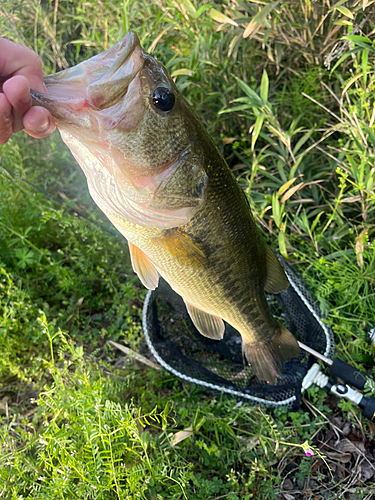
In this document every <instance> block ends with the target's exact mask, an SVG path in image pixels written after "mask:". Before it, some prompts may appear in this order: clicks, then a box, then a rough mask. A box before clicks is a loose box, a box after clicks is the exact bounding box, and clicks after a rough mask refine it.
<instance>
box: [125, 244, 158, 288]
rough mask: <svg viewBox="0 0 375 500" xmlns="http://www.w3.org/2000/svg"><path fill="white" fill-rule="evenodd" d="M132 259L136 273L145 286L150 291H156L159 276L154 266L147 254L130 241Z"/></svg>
mask: <svg viewBox="0 0 375 500" xmlns="http://www.w3.org/2000/svg"><path fill="white" fill-rule="evenodd" d="M129 250H130V258H131V261H132V266H133V269H134V272H135V273H136V274H137V275H138V278H139V279H140V280H141V281H142V283H143V285H144V286H145V287H146V288H149V289H150V290H155V288H156V287H157V286H158V281H159V274H158V272H157V270H156V269H155V266H154V264H153V263H152V262H151V261H150V259H149V258H148V257H147V255H146V254H145V253H143V252H142V250H140V249H139V248H138V247H136V246H135V245H133V243H130V241H129Z"/></svg>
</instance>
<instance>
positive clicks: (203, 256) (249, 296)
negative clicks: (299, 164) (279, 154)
mask: <svg viewBox="0 0 375 500" xmlns="http://www.w3.org/2000/svg"><path fill="white" fill-rule="evenodd" d="M96 75H97V76H96ZM46 85H47V88H48V92H49V93H48V94H39V93H36V92H32V97H33V103H34V104H36V105H39V106H44V107H46V108H47V109H48V110H49V111H50V112H51V114H52V115H53V116H54V117H55V119H56V122H57V126H58V128H59V130H60V132H61V134H62V137H63V140H64V141H65V143H66V144H67V145H68V147H69V148H70V149H71V151H72V153H73V155H74V156H75V158H76V160H77V161H78V163H79V164H80V166H81V167H82V169H83V171H84V172H85V174H86V177H87V182H88V186H89V190H90V193H91V194H92V196H93V198H94V201H95V202H96V203H97V204H98V206H99V207H100V208H101V209H102V210H103V212H104V213H105V214H106V215H107V217H108V218H109V219H110V220H111V221H112V223H113V224H114V225H115V226H116V227H117V229H118V230H119V231H120V232H121V233H122V234H123V235H124V236H125V237H126V238H127V240H128V241H129V248H130V254H131V258H132V264H133V267H134V270H135V272H137V274H138V276H139V277H140V279H141V280H142V282H143V283H144V284H145V286H147V287H148V288H151V289H153V288H155V287H156V286H157V283H158V275H161V276H163V278H164V279H165V280H166V281H167V282H168V283H169V284H170V285H171V287H172V288H173V289H174V290H175V291H176V292H177V293H179V294H180V295H181V296H182V298H183V299H184V301H185V303H186V306H187V310H188V312H189V314H190V316H191V318H192V320H193V322H194V324H195V326H196V327H197V329H198V330H199V331H200V333H201V334H202V335H205V336H207V337H210V338H213V339H217V340H220V339H221V338H222V337H223V334H224V323H223V320H225V321H226V322H228V323H230V324H231V325H232V326H233V327H234V328H236V329H237V330H238V331H239V333H240V334H241V336H242V340H243V350H244V353H245V356H246V358H247V360H248V361H249V362H250V364H251V365H252V368H253V371H254V373H255V374H256V375H257V376H258V377H259V378H261V379H264V380H267V381H268V382H270V383H275V382H276V377H278V376H280V374H281V365H282V363H283V362H285V361H286V360H287V359H289V358H290V357H293V356H295V355H297V354H298V353H299V348H298V345H297V342H296V340H295V339H294V337H293V335H292V334H291V333H290V332H289V331H288V330H287V329H286V328H284V327H282V326H280V325H279V324H278V323H277V322H276V321H275V320H274V319H273V318H272V317H271V315H270V313H269V311H268V307H267V302H266V299H265V294H264V291H265V290H267V291H268V292H275V293H277V292H279V291H281V290H282V289H284V288H285V287H286V286H288V281H287V278H286V276H285V274H284V272H283V270H282V268H281V266H280V264H279V263H278V261H277V259H276V258H275V256H274V255H273V254H272V252H271V251H270V250H269V249H268V247H267V246H266V244H265V243H264V241H263V239H262V237H261V234H260V232H259V230H258V228H257V226H256V224H255V221H254V218H253V216H252V214H251V210H250V206H249V203H248V201H247V199H246V196H245V194H244V193H243V191H242V190H241V189H240V187H239V186H238V184H237V182H236V180H235V178H234V176H233V175H232V173H231V171H230V170H229V168H228V166H227V164H226V162H225V160H224V159H223V157H222V156H221V154H220V152H219V150H218V149H217V147H216V146H215V144H214V143H213V142H212V140H211V139H210V137H209V136H208V134H207V133H206V131H205V129H204V127H203V125H202V124H201V123H200V121H199V119H198V118H197V117H196V115H195V113H194V112H193V111H192V110H191V109H190V107H189V105H188V104H187V102H186V101H185V99H184V98H183V97H182V96H181V94H180V93H179V92H178V90H177V88H176V85H175V84H174V82H173V80H172V79H171V78H170V76H169V75H168V73H167V71H166V70H165V68H164V67H163V66H162V65H161V64H160V63H158V62H157V61H156V60H155V59H154V58H152V57H151V56H150V55H148V54H146V53H145V52H144V51H143V49H142V48H141V46H140V43H139V40H138V38H137V36H136V35H135V34H134V33H132V32H130V33H128V34H127V35H126V36H125V38H124V39H123V40H122V41H121V42H119V43H118V44H117V45H116V46H114V47H112V48H111V49H109V50H107V51H106V52H104V53H103V54H100V55H98V56H94V57H93V58H91V59H90V60H89V61H88V62H83V63H80V64H79V65H77V66H76V67H74V68H70V69H68V70H64V71H62V72H60V73H57V74H56V75H52V76H50V77H48V79H46ZM75 89H76V90H75Z"/></svg>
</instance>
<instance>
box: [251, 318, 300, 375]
mask: <svg viewBox="0 0 375 500" xmlns="http://www.w3.org/2000/svg"><path fill="white" fill-rule="evenodd" d="M243 349H244V352H245V356H246V358H247V360H248V362H249V363H250V365H251V368H252V370H253V372H254V374H255V375H256V376H257V377H258V378H259V379H260V380H266V381H267V382H269V383H270V384H275V383H276V378H277V377H281V367H282V365H283V363H285V361H287V360H288V359H290V358H294V357H295V356H298V354H299V346H298V343H297V340H296V339H295V338H294V336H293V335H292V334H291V333H290V331H289V330H288V329H287V328H284V327H283V326H279V327H278V328H277V329H276V332H275V335H274V336H273V337H272V339H270V340H269V341H268V342H266V343H264V344H262V343H261V342H259V343H258V344H246V343H245V342H244V343H243Z"/></svg>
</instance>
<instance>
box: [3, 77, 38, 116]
mask: <svg viewBox="0 0 375 500" xmlns="http://www.w3.org/2000/svg"><path fill="white" fill-rule="evenodd" d="M3 92H4V94H5V95H6V96H7V98H8V101H9V102H10V104H11V105H12V106H13V109H14V111H15V112H16V113H17V114H18V115H21V116H23V115H24V114H25V113H26V111H27V110H28V109H30V108H31V95H30V84H29V82H28V80H27V78H25V77H24V76H21V75H19V76H14V77H13V78H10V79H9V80H7V81H6V82H4V85H3Z"/></svg>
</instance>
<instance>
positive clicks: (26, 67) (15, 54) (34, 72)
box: [0, 38, 46, 92]
mask: <svg viewBox="0 0 375 500" xmlns="http://www.w3.org/2000/svg"><path fill="white" fill-rule="evenodd" d="M0 47H1V50H0V75H1V76H12V75H22V76H25V77H26V78H27V80H28V81H29V82H30V87H31V88H32V89H34V90H37V91H38V92H46V88H45V86H44V84H43V71H42V63H41V62H40V59H39V57H38V54H36V53H35V52H34V51H33V50H30V49H28V48H26V47H22V46H21V45H18V44H16V43H13V42H10V41H9V40H6V39H5V38H0Z"/></svg>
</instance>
